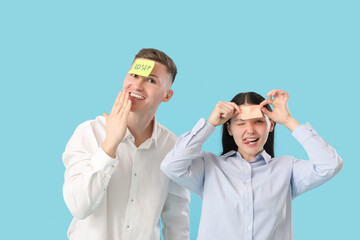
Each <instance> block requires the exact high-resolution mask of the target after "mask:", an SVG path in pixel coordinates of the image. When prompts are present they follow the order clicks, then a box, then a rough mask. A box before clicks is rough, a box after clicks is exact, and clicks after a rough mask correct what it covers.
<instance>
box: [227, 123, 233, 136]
mask: <svg viewBox="0 0 360 240" xmlns="http://www.w3.org/2000/svg"><path fill="white" fill-rule="evenodd" d="M226 128H227V131H228V133H229V135H230V136H232V132H231V129H230V124H229V122H227V123H226Z"/></svg>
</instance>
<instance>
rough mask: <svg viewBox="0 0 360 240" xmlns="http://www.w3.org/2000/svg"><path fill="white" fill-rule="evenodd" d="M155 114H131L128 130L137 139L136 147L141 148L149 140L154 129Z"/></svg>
mask: <svg viewBox="0 0 360 240" xmlns="http://www.w3.org/2000/svg"><path fill="white" fill-rule="evenodd" d="M154 119H155V115H154V114H144V113H136V112H130V115H129V120H128V128H129V130H130V132H131V134H132V135H133V136H134V138H135V141H134V143H135V146H136V147H139V146H140V145H141V144H142V143H143V142H145V141H146V140H147V139H149V138H150V137H151V135H152V132H153V127H154Z"/></svg>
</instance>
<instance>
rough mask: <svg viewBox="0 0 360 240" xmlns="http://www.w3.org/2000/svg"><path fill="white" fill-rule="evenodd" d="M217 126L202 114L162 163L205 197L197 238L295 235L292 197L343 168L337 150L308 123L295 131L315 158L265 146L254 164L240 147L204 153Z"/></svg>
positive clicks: (261, 238) (271, 238)
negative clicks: (269, 150) (276, 152)
mask: <svg viewBox="0 0 360 240" xmlns="http://www.w3.org/2000/svg"><path fill="white" fill-rule="evenodd" d="M214 129H215V128H214V126H213V125H212V124H210V123H209V122H206V121H205V120H204V119H200V120H199V122H198V123H197V124H196V125H195V127H194V128H193V129H192V130H191V131H190V132H188V133H185V134H183V135H182V136H180V137H179V139H178V140H177V142H176V145H175V147H174V148H173V149H172V151H170V152H169V153H168V155H167V156H166V158H165V159H164V161H163V162H162V164H161V169H162V171H163V172H164V173H165V174H166V175H167V176H169V177H170V178H171V179H172V180H174V181H175V182H177V183H179V184H180V185H182V186H184V187H186V188H188V189H189V190H191V191H193V192H194V193H196V194H198V195H199V196H200V197H201V198H202V199H203V204H202V213H201V220H200V226H199V231H198V238H197V239H198V240H212V239H214V240H219V239H222V240H232V239H244V240H250V239H255V240H275V239H276V240H277V239H279V240H284V239H286V240H287V239H292V199H294V198H295V197H296V196H298V195H300V194H302V193H304V192H306V191H308V190H310V189H313V188H315V187H317V186H319V185H321V184H323V183H324V182H326V181H327V180H329V179H330V178H332V177H333V176H335V175H336V174H337V173H338V172H339V171H340V169H341V168H342V160H341V158H340V157H339V155H338V154H337V153H336V151H335V149H333V148H332V147H331V146H330V145H329V144H327V143H326V142H325V141H324V140H323V139H322V138H321V137H320V136H319V135H318V134H317V133H316V132H315V131H314V130H313V129H312V128H311V126H310V125H309V124H306V125H300V126H298V127H297V128H296V129H295V130H294V131H293V133H292V134H293V136H294V137H295V138H296V139H297V140H298V141H299V142H300V144H301V145H302V146H303V147H304V149H305V150H306V152H307V154H308V156H309V159H310V161H308V160H299V159H295V158H294V157H291V156H281V157H276V158H271V156H270V155H269V154H267V153H266V152H265V151H262V152H261V153H260V154H259V155H258V156H257V157H256V158H255V159H254V161H252V162H250V163H249V162H247V161H245V160H244V159H243V158H242V157H241V155H240V154H239V153H238V152H236V151H230V152H228V153H226V154H224V155H222V156H220V157H219V156H217V155H215V154H213V153H210V152H201V147H202V144H203V143H204V142H205V140H206V139H207V138H208V137H209V136H210V135H211V134H212V133H213V132H214Z"/></svg>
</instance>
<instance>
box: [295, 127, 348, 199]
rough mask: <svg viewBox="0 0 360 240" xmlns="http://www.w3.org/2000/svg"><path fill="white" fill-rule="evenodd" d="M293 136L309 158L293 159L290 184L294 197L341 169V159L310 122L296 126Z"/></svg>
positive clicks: (324, 180)
mask: <svg viewBox="0 0 360 240" xmlns="http://www.w3.org/2000/svg"><path fill="white" fill-rule="evenodd" d="M293 136H294V137H295V138H296V139H297V140H298V141H299V143H300V144H301V145H302V146H303V147H304V149H305V151H306V152H307V154H308V157H309V160H310V161H306V160H299V159H296V160H294V165H293V172H292V179H291V181H292V182H291V184H292V193H293V198H295V197H296V196H298V195H300V194H302V193H304V192H306V191H309V190H311V189H313V188H315V187H317V186H319V185H321V184H323V183H325V182H326V181H328V180H329V179H330V178H332V177H334V176H335V175H336V174H337V173H338V172H339V171H340V170H341V168H342V166H343V161H342V159H341V158H340V156H339V155H338V154H337V152H336V150H335V149H334V148H332V147H331V146H330V145H329V144H328V143H327V142H326V141H325V140H324V139H322V138H321V137H320V136H319V135H318V134H317V133H316V132H315V131H314V129H313V128H312V127H311V126H310V124H308V123H307V124H306V125H300V126H298V127H297V128H296V129H295V130H294V131H293Z"/></svg>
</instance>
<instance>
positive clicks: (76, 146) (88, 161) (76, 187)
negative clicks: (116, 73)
mask: <svg viewBox="0 0 360 240" xmlns="http://www.w3.org/2000/svg"><path fill="white" fill-rule="evenodd" d="M130 109H131V100H129V94H128V93H127V92H119V94H118V96H117V98H116V100H115V103H114V105H113V108H112V110H111V112H110V115H108V114H106V113H104V116H105V120H106V125H105V131H106V136H105V140H104V142H103V143H99V142H98V139H97V138H96V135H97V134H98V133H95V132H94V131H95V130H94V129H93V126H91V125H90V123H89V122H87V123H84V124H82V125H80V126H79V127H78V128H77V129H76V130H75V133H74V134H73V136H72V137H71V139H70V141H69V143H68V144H67V146H66V149H65V152H64V154H63V162H64V165H65V167H66V172H65V183H64V186H63V194H64V200H65V203H66V205H67V206H68V208H69V210H70V212H71V213H72V215H73V216H75V217H77V218H80V219H82V218H86V217H87V216H89V215H90V214H91V213H92V212H93V211H94V210H95V209H96V208H97V206H99V204H100V203H101V201H102V199H103V198H104V195H105V193H106V189H107V186H108V184H109V181H110V178H111V175H112V173H113V171H114V169H115V167H116V165H117V164H118V160H116V159H115V152H116V149H117V147H118V145H119V144H120V142H121V141H122V140H123V138H124V136H125V133H126V129H127V121H128V118H129V113H130ZM99 144H102V146H101V147H100V146H99Z"/></svg>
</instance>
